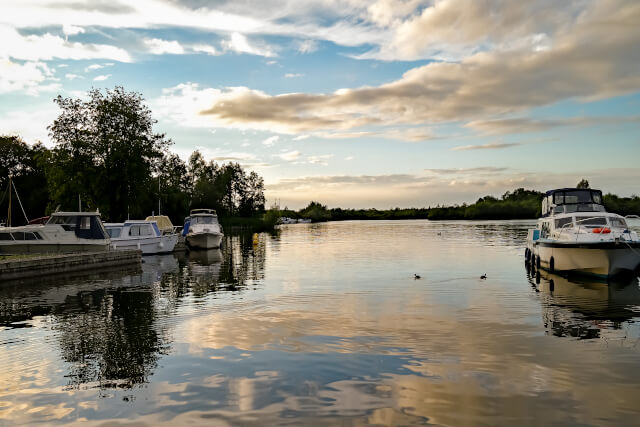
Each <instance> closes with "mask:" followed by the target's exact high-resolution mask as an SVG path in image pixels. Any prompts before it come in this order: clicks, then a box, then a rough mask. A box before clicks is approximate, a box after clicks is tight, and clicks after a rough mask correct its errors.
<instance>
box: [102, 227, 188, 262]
mask: <svg viewBox="0 0 640 427" xmlns="http://www.w3.org/2000/svg"><path fill="white" fill-rule="evenodd" d="M104 226H105V228H106V230H107V233H108V234H109V237H110V238H111V248H112V249H139V250H141V251H142V255H154V254H164V253H170V252H173V248H174V247H175V246H176V243H177V242H178V235H177V234H163V233H162V232H161V231H160V229H159V227H158V224H157V223H156V222H155V221H146V220H145V221H142V220H140V221H135V220H134V221H131V220H130V221H126V222H124V223H107V224H104Z"/></svg>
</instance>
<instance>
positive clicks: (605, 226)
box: [525, 188, 640, 278]
mask: <svg viewBox="0 0 640 427" xmlns="http://www.w3.org/2000/svg"><path fill="white" fill-rule="evenodd" d="M525 258H526V260H527V262H529V263H530V265H531V266H533V267H534V268H538V269H540V268H544V269H546V270H549V271H550V272H552V273H553V272H557V273H572V272H573V273H582V274H590V275H595V276H599V277H603V278H606V277H610V276H616V275H620V274H623V273H631V272H633V271H636V270H637V269H638V268H639V267H640V240H639V239H638V234H637V233H636V232H635V231H631V230H630V229H629V228H628V226H627V222H626V221H625V218H624V217H622V216H620V215H617V214H614V213H609V212H606V210H605V208H604V206H603V205H602V192H601V191H599V190H591V189H578V188H561V189H557V190H551V191H547V193H546V195H545V197H544V199H543V200H542V217H541V218H540V219H539V220H538V224H537V227H536V228H535V229H532V230H529V233H528V236H527V249H526V250H525Z"/></svg>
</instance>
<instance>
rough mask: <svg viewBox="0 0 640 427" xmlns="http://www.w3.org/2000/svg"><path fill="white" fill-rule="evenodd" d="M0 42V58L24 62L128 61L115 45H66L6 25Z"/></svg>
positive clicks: (1, 27)
mask: <svg viewBox="0 0 640 427" xmlns="http://www.w3.org/2000/svg"><path fill="white" fill-rule="evenodd" d="M3 7H4V6H3ZM0 40H2V43H1V44H0V58H2V57H4V58H8V57H10V58H13V59H17V60H26V61H48V60H51V59H54V58H58V59H75V60H81V59H97V58H104V59H112V60H115V61H120V62H130V61H131V57H130V56H129V54H128V53H127V52H126V51H125V50H123V49H121V48H118V47H115V46H110V45H104V44H90V43H88V44H83V43H77V42H69V41H66V40H65V39H63V38H62V37H59V36H55V35H52V34H49V33H45V34H42V35H28V36H23V35H21V34H20V33H18V31H16V30H15V29H13V28H10V27H8V26H6V25H0Z"/></svg>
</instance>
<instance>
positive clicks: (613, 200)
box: [602, 194, 640, 215]
mask: <svg viewBox="0 0 640 427" xmlns="http://www.w3.org/2000/svg"><path fill="white" fill-rule="evenodd" d="M602 199H603V200H602V202H603V203H604V207H605V209H606V210H607V211H609V212H614V213H617V214H619V215H640V197H638V196H635V195H634V196H631V197H618V196H616V195H614V194H605V195H604V196H603V198H602Z"/></svg>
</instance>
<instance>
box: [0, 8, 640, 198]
mask: <svg viewBox="0 0 640 427" xmlns="http://www.w3.org/2000/svg"><path fill="white" fill-rule="evenodd" d="M0 10H1V13H0V40H2V43H0V134H5V135H7V134H8V135H19V136H21V137H22V138H23V139H24V140H25V141H27V142H28V143H34V142H36V141H42V142H43V143H45V145H47V146H50V147H51V146H52V143H51V142H50V140H49V137H48V131H47V126H48V125H49V124H51V123H52V122H53V120H54V119H55V117H57V115H58V114H59V113H60V111H59V110H58V107H57V106H56V105H55V104H54V103H53V99H54V98H55V97H56V96H57V95H62V96H64V97H72V98H83V97H84V96H85V95H86V93H87V91H88V90H90V89H92V88H98V89H113V88H114V87H115V86H123V87H124V88H125V89H126V90H127V91H136V92H139V93H141V94H142V95H143V97H144V98H145V101H146V103H147V105H148V106H149V107H150V108H151V110H152V113H153V117H154V118H155V119H156V120H157V121H158V122H157V124H156V127H155V130H156V131H158V132H164V133H166V135H167V137H169V138H170V139H171V140H172V141H173V145H172V147H171V150H172V151H174V152H175V153H177V154H179V155H180V156H181V157H182V158H183V159H185V160H186V159H187V158H188V157H189V155H190V154H191V153H192V152H193V151H194V150H200V151H201V152H202V154H203V155H204V157H205V158H206V159H207V160H215V161H217V162H227V161H233V162H238V163H240V164H241V165H243V167H245V168H247V169H248V170H254V171H256V172H258V173H259V174H260V175H261V176H262V177H264V180H265V186H266V191H265V195H266V197H267V205H268V206H271V205H274V204H278V205H279V206H280V207H289V208H294V209H298V208H301V207H304V206H306V205H307V204H308V203H309V201H311V200H314V201H318V202H321V203H323V204H326V205H328V206H329V207H343V208H379V209H388V208H394V207H428V206H435V205H438V204H440V205H442V204H447V205H449V204H454V203H462V202H473V201H475V200H476V199H477V198H478V197H481V196H484V195H487V194H491V195H495V196H499V195H502V194H503V193H504V192H506V191H508V190H513V189H515V188H518V187H524V188H528V189H535V190H539V191H544V190H547V189H551V188H557V187H567V186H574V185H575V184H576V183H577V182H578V181H579V180H580V179H581V178H586V179H588V180H589V182H590V183H591V186H592V187H594V188H600V189H602V190H603V191H604V192H612V193H616V194H619V195H622V196H630V195H632V194H640V188H639V187H640V167H639V160H640V48H639V46H640V25H638V23H639V22H640V2H639V1H637V0H564V1H557V0H537V1H520V0H424V1H423V0H397V1H396V0H371V1H364V0H344V1H338V0H304V1H303V0H289V1H286V0H261V1H251V0H228V1H227V0H219V1H205V0H136V1H135V2H131V1H119V0H93V1H82V0H20V1H15V0H0Z"/></svg>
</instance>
